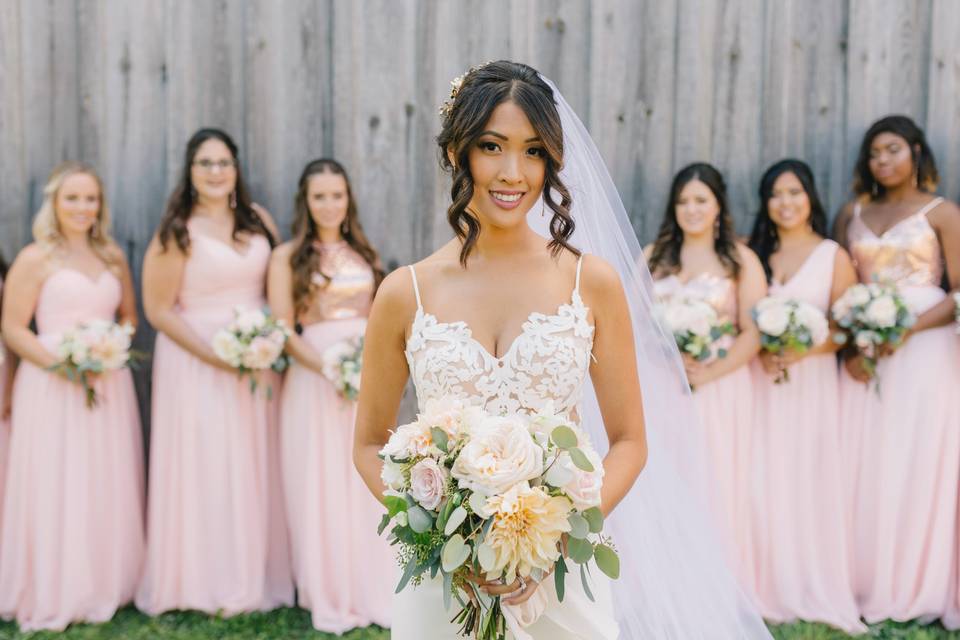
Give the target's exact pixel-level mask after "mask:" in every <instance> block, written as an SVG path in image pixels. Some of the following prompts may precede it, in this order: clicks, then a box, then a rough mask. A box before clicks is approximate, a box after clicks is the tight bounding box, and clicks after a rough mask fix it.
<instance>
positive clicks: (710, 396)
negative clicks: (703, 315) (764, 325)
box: [654, 273, 755, 594]
mask: <svg viewBox="0 0 960 640" xmlns="http://www.w3.org/2000/svg"><path fill="white" fill-rule="evenodd" d="M654 292H655V294H656V296H657V298H658V299H666V298H671V297H674V296H679V297H682V298H690V299H697V300H703V301H705V302H707V303H709V304H710V305H711V306H712V307H713V308H714V309H715V310H716V311H717V315H718V316H719V317H720V320H721V322H732V323H733V325H734V326H735V327H737V324H738V323H737V318H738V312H737V307H738V305H737V282H736V280H734V279H732V278H729V277H721V276H716V275H713V274H710V273H701V274H698V275H696V276H694V277H693V278H691V279H690V280H689V281H687V282H683V281H681V280H680V278H678V277H677V276H676V275H669V276H666V277H664V278H661V279H659V280H657V281H656V282H654ZM728 338H729V336H727V337H725V338H721V340H722V341H726V342H728V343H729V341H728V340H727V339H728ZM752 385H753V382H752V378H751V375H750V367H749V366H747V365H744V366H742V367H739V368H738V369H736V370H734V371H731V372H730V373H728V374H727V375H725V376H723V377H722V378H718V379H717V380H714V381H712V382H709V383H707V384H705V385H702V386H699V387H697V388H696V390H695V391H694V393H693V399H694V402H695V403H696V405H697V409H698V411H699V414H700V423H701V426H702V428H703V433H704V438H705V440H706V450H707V457H708V460H709V462H710V464H711V466H712V467H713V469H712V470H713V482H712V483H711V487H710V491H711V494H712V495H711V499H712V501H713V504H714V507H715V512H716V516H717V519H718V521H719V526H720V533H721V535H722V536H723V537H725V538H726V542H727V545H728V547H729V549H730V559H729V560H730V566H731V567H732V568H733V569H734V571H735V572H736V573H737V576H738V577H739V579H740V582H741V587H742V588H743V589H744V591H745V592H746V593H748V594H749V593H753V590H754V588H755V585H754V584H753V582H754V581H753V559H752V558H751V552H752V549H753V544H752V532H751V527H750V500H751V495H752V475H751V465H752V457H751V446H752V443H751V437H752V433H753V425H754V410H753V398H752Z"/></svg>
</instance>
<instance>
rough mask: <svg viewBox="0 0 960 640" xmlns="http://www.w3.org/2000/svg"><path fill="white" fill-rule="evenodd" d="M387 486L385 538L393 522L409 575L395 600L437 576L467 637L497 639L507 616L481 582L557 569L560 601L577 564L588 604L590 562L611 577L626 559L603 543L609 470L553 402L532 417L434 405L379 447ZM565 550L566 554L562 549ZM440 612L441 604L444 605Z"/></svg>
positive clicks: (523, 579)
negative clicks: (603, 502)
mask: <svg viewBox="0 0 960 640" xmlns="http://www.w3.org/2000/svg"><path fill="white" fill-rule="evenodd" d="M380 457H381V458H383V470H382V474H381V477H382V479H383V481H384V483H385V484H386V485H387V487H389V489H388V490H387V492H386V494H385V496H384V503H385V505H386V507H387V513H386V514H385V515H384V517H383V520H382V522H381V523H380V529H379V531H380V533H382V532H383V531H384V530H385V529H386V528H387V527H388V526H390V525H391V524H392V525H393V526H392V529H391V533H390V539H391V543H392V544H395V545H398V546H399V550H400V551H399V556H400V562H401V564H402V565H403V567H404V569H403V575H402V577H401V578H400V583H399V584H398V586H397V592H398V593H399V592H400V591H401V590H402V589H403V588H404V587H406V586H407V584H408V583H411V582H412V583H413V584H419V583H420V582H421V581H422V579H423V576H424V574H425V573H428V572H429V574H430V577H431V578H435V577H436V576H438V575H439V576H441V577H442V581H443V604H444V607H446V608H447V609H449V608H450V606H451V603H452V601H453V600H454V599H456V601H457V602H458V603H459V604H460V607H461V608H460V610H459V612H458V613H457V614H456V615H455V616H454V617H453V619H452V622H454V623H455V624H458V625H459V626H460V633H461V635H463V636H472V637H474V638H477V639H478V640H502V639H503V638H505V637H506V630H507V626H508V625H510V626H511V629H512V630H513V631H514V632H515V634H516V631H518V630H519V629H517V628H516V627H515V625H516V624H518V623H517V622H516V620H515V618H514V616H513V614H512V613H510V612H509V610H508V613H507V615H505V613H504V611H505V610H504V608H503V607H502V606H501V604H500V598H499V597H493V598H492V599H490V598H489V596H485V595H482V594H481V591H480V589H479V587H478V583H477V580H478V579H479V580H501V581H502V582H503V583H504V584H512V583H513V582H514V581H515V580H517V579H518V578H519V579H520V584H521V589H524V588H526V584H527V582H528V581H529V580H537V581H540V580H543V579H545V578H547V577H548V576H549V575H550V573H551V572H552V573H553V579H554V585H555V588H556V592H557V597H558V599H560V600H563V596H564V581H565V577H566V574H567V573H568V572H569V569H568V562H572V563H573V564H575V565H579V566H580V578H581V580H582V583H583V589H584V592H585V593H586V595H587V596H588V597H589V598H591V599H592V598H593V594H592V593H591V592H590V587H589V581H588V579H587V576H588V566H587V565H588V563H589V562H590V560H594V561H595V563H596V565H597V567H598V568H599V569H600V570H601V571H603V572H604V573H605V574H607V575H608V576H610V577H611V578H613V579H616V578H617V577H618V576H619V574H620V561H619V558H618V557H617V554H616V551H615V550H614V548H613V546H612V545H611V543H610V540H609V539H608V538H606V537H604V536H603V535H601V532H602V530H603V513H602V512H601V511H600V508H599V506H600V490H601V488H602V486H603V474H604V471H603V466H602V462H601V458H600V456H599V455H598V454H597V452H596V451H595V450H594V449H593V447H592V446H591V444H590V442H589V439H588V438H587V436H586V434H584V433H583V432H582V431H581V430H580V429H579V428H578V427H577V426H575V425H574V424H573V423H571V422H570V421H569V420H567V419H566V418H565V417H564V416H562V415H556V414H554V413H553V407H552V406H547V407H545V408H544V410H543V411H542V412H541V413H538V414H536V415H521V414H511V415H493V414H490V413H488V412H486V411H484V410H483V409H482V408H480V407H476V406H469V405H466V404H463V403H461V402H460V401H457V400H452V399H449V398H444V399H440V400H433V401H430V402H428V403H427V406H426V411H425V412H424V413H423V414H421V415H419V416H418V417H417V420H416V421H415V422H411V423H409V424H405V425H401V426H399V427H397V429H396V430H395V431H394V432H393V434H392V435H391V437H390V440H389V441H388V442H387V444H386V446H384V447H383V449H381V451H380ZM564 543H565V544H566V554H564V552H563V548H564ZM438 604H439V603H438Z"/></svg>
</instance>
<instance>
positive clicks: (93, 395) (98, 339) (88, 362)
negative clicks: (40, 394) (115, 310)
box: [50, 320, 145, 408]
mask: <svg viewBox="0 0 960 640" xmlns="http://www.w3.org/2000/svg"><path fill="white" fill-rule="evenodd" d="M133 333H134V329H133V327H132V326H131V325H129V324H122V325H121V324H117V323H116V322H111V321H109V320H91V321H89V322H83V323H81V324H79V325H77V326H76V327H74V328H73V329H70V330H68V331H65V332H64V333H63V336H62V337H61V338H60V343H59V344H58V345H57V356H58V357H59V358H60V361H59V362H57V363H56V364H55V365H53V366H52V367H50V371H53V372H55V373H59V374H61V375H63V376H64V377H66V378H67V379H68V380H70V381H71V382H79V383H80V384H81V386H83V390H84V393H85V394H86V399H87V407H88V408H93V407H95V406H97V403H98V402H99V398H98V397H97V392H96V391H95V390H94V388H93V385H91V384H90V378H89V376H90V374H96V373H103V372H105V371H116V370H118V369H123V368H124V367H131V368H135V367H136V363H137V362H138V361H140V360H142V359H143V358H144V357H145V356H144V354H142V353H139V352H137V351H132V350H131V349H130V344H131V342H132V340H133Z"/></svg>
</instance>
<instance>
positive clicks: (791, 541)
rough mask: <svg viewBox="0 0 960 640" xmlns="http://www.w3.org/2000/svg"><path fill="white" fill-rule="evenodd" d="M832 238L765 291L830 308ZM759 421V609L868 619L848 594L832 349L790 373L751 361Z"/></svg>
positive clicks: (835, 620) (856, 623)
mask: <svg viewBox="0 0 960 640" xmlns="http://www.w3.org/2000/svg"><path fill="white" fill-rule="evenodd" d="M837 250H838V245H837V243H835V242H834V241H833V240H824V241H822V242H821V243H820V244H819V245H818V246H817V247H816V248H815V249H814V250H813V251H812V252H811V253H810V255H809V256H808V257H807V259H806V261H805V262H804V263H803V265H802V266H801V267H800V269H799V270H798V271H797V272H796V273H795V274H794V275H793V277H792V278H790V279H789V280H788V281H787V282H785V283H783V284H781V283H779V282H773V283H772V284H771V285H770V295H777V296H781V297H784V298H791V299H794V300H800V301H803V302H807V303H809V304H811V305H813V306H815V307H817V308H818V309H820V310H821V311H823V312H824V313H828V311H829V308H830V292H831V288H832V284H833V265H834V260H835V258H836V254H837ZM754 372H755V376H754V380H755V384H754V393H755V396H754V397H755V401H756V405H757V411H758V416H757V429H756V432H755V433H754V442H753V445H754V451H753V454H754V455H753V459H754V464H755V466H756V471H757V473H758V475H759V478H760V481H759V482H757V483H756V484H755V491H756V493H755V496H754V513H753V523H754V545H755V547H754V548H755V558H756V578H757V600H758V603H759V605H760V609H761V612H762V613H763V616H764V618H766V619H768V620H771V621H774V622H778V623H783V622H791V621H794V620H797V619H800V620H809V621H817V622H825V623H827V624H830V625H833V626H834V627H837V628H839V629H843V630H844V631H846V632H848V633H862V632H864V631H866V626H864V625H863V623H862V622H861V621H860V615H859V612H858V609H857V605H856V602H855V601H854V598H853V590H852V586H851V583H850V568H849V567H850V549H849V546H848V542H849V539H848V537H847V513H846V508H847V504H846V502H845V500H844V492H843V491H842V490H841V489H840V488H841V487H842V486H843V485H844V482H845V481H846V473H845V471H844V469H843V466H842V464H843V463H842V459H841V455H840V450H839V447H840V427H841V425H840V416H839V408H840V404H839V403H840V400H839V379H838V373H837V359H836V357H835V356H834V354H832V353H828V354H821V355H810V356H807V357H805V358H803V359H802V360H800V361H799V362H797V363H795V364H794V365H792V366H791V367H790V368H789V376H790V379H789V381H788V382H784V383H782V384H774V378H773V376H770V375H768V374H766V373H765V372H764V371H763V370H762V369H761V368H760V367H759V365H758V366H756V367H755V368H754Z"/></svg>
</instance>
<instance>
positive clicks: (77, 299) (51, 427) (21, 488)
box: [0, 268, 144, 631]
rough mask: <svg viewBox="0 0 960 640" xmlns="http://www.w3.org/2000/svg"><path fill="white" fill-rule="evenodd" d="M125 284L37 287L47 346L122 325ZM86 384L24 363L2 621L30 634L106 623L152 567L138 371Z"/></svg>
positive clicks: (6, 524)
mask: <svg viewBox="0 0 960 640" xmlns="http://www.w3.org/2000/svg"><path fill="white" fill-rule="evenodd" d="M120 298H121V285H120V281H119V280H118V279H117V278H116V276H114V275H113V273H111V272H110V271H107V270H105V271H103V273H101V275H100V277H99V278H97V279H95V280H91V279H90V278H88V277H87V276H86V275H84V274H82V273H80V272H79V271H74V270H72V269H67V268H61V269H59V270H58V271H55V272H54V273H53V274H52V275H50V276H49V277H48V278H47V280H46V281H45V282H44V284H43V287H42V289H41V291H40V296H39V299H38V301H37V308H36V315H35V319H36V324H37V330H38V337H39V339H40V342H41V343H42V344H43V345H44V346H45V347H46V348H48V349H50V350H51V351H54V350H55V349H56V346H57V344H58V343H59V341H60V336H61V334H62V332H63V331H65V330H67V329H70V328H73V327H74V326H76V325H77V324H79V323H80V322H83V321H86V320H93V319H100V320H113V319H114V318H115V315H116V312H117V307H118V306H119V304H120ZM96 389H97V393H98V395H99V397H100V402H99V404H98V406H96V407H94V408H92V409H91V408H88V407H87V406H86V396H85V393H84V391H83V388H82V387H81V386H80V385H78V384H75V383H72V382H68V381H67V380H65V379H64V378H62V377H60V376H59V375H57V374H54V373H52V372H49V371H45V370H44V369H41V368H39V367H37V366H36V365H34V364H32V363H30V362H28V361H25V360H24V361H21V363H20V366H19V368H18V370H17V375H16V380H15V383H14V390H13V416H12V419H11V423H12V427H11V436H10V445H9V458H8V466H7V482H6V497H5V499H4V503H3V528H2V531H0V617H3V618H8V619H9V618H16V620H17V622H18V623H19V625H20V628H21V630H22V631H33V630H36V629H50V630H62V629H63V628H64V627H66V626H67V625H68V624H70V623H71V622H76V621H84V622H104V621H106V620H109V619H110V618H112V617H113V614H114V612H115V611H116V610H117V608H119V607H121V606H123V605H124V604H125V603H127V602H129V601H130V600H131V599H132V598H133V594H134V590H135V589H136V586H137V581H138V580H139V578H140V570H141V566H142V561H143V490H144V486H143V485H144V478H143V448H142V442H141V432H140V419H139V415H138V413H137V399H136V396H135V394H134V389H133V378H132V377H131V375H130V371H129V370H126V369H124V370H120V371H114V372H110V373H105V374H103V376H102V377H101V378H100V380H98V381H97V383H96Z"/></svg>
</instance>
